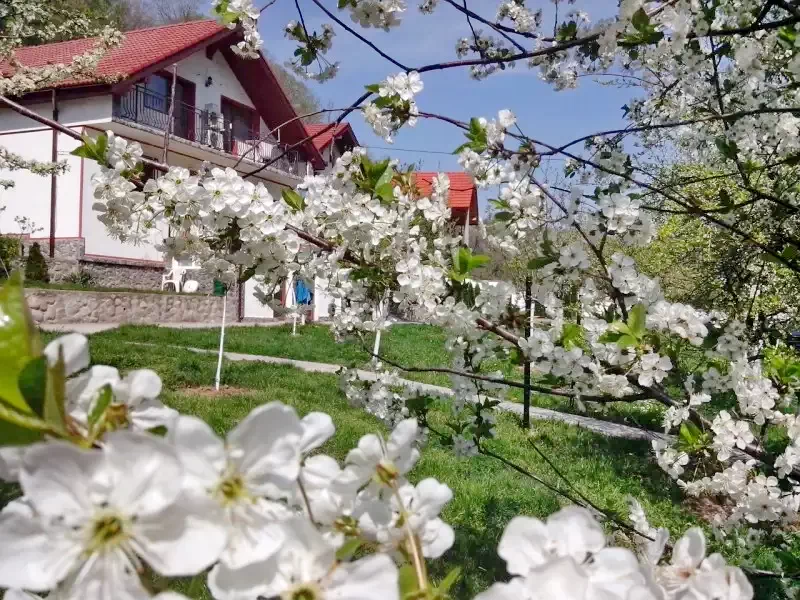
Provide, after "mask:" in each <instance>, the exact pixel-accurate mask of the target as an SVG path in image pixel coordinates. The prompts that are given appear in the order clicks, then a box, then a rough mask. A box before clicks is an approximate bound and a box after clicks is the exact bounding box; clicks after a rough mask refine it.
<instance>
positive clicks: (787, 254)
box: [781, 245, 797, 260]
mask: <svg viewBox="0 0 800 600" xmlns="http://www.w3.org/2000/svg"><path fill="white" fill-rule="evenodd" d="M781 256H782V257H783V258H785V259H786V260H794V259H795V258H796V257H797V246H792V245H788V246H786V247H785V248H784V249H783V252H781Z"/></svg>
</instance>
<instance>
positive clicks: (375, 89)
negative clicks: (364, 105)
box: [364, 83, 381, 94]
mask: <svg viewBox="0 0 800 600" xmlns="http://www.w3.org/2000/svg"><path fill="white" fill-rule="evenodd" d="M364 89H366V90H367V91H368V92H372V93H373V94H377V93H378V92H380V90H381V86H380V84H379V83H372V84H370V85H365V86H364Z"/></svg>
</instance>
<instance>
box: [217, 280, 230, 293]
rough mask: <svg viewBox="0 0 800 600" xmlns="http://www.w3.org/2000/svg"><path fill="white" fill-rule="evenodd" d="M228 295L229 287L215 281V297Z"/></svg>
mask: <svg viewBox="0 0 800 600" xmlns="http://www.w3.org/2000/svg"><path fill="white" fill-rule="evenodd" d="M226 293H228V288H227V286H226V285H225V284H224V283H222V282H221V281H220V280H219V279H215V280H214V295H215V296H224V295H225V294H226Z"/></svg>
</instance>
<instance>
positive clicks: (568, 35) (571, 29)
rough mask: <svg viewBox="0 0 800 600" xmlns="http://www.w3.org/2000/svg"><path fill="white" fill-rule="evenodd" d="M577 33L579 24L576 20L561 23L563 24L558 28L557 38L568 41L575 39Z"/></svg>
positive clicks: (560, 40)
mask: <svg viewBox="0 0 800 600" xmlns="http://www.w3.org/2000/svg"><path fill="white" fill-rule="evenodd" d="M577 34H578V24H577V23H576V22H575V21H570V22H569V23H562V24H561V26H560V27H559V28H558V33H557V34H556V39H557V40H558V41H559V42H568V41H570V40H574V39H575V36H576V35H577Z"/></svg>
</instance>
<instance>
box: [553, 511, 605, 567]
mask: <svg viewBox="0 0 800 600" xmlns="http://www.w3.org/2000/svg"><path fill="white" fill-rule="evenodd" d="M547 530H548V532H549V536H550V538H551V539H552V540H553V541H555V543H556V548H557V550H556V552H557V554H558V555H559V556H571V557H572V558H574V559H575V560H576V561H577V562H579V563H581V562H583V561H584V559H585V558H586V556H587V554H591V553H594V552H598V551H599V550H602V549H603V547H605V545H606V536H605V533H603V528H602V527H600V525H599V524H598V523H597V521H596V520H595V519H594V517H593V516H592V514H591V513H590V512H589V511H588V510H586V509H585V508H581V507H579V506H567V507H565V508H562V509H561V510H559V511H558V512H556V513H554V514H552V515H550V516H549V517H548V518H547Z"/></svg>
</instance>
